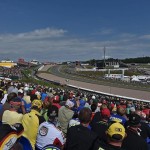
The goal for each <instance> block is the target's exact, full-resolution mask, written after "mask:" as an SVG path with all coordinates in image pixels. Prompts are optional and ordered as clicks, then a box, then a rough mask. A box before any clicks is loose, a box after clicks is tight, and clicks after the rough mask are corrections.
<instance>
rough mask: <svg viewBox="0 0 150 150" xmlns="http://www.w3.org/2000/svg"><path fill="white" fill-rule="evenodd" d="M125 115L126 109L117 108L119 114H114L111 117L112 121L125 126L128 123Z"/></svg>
mask: <svg viewBox="0 0 150 150" xmlns="http://www.w3.org/2000/svg"><path fill="white" fill-rule="evenodd" d="M125 113H126V110H125V108H123V107H119V108H117V114H112V115H111V116H110V121H113V122H120V123H122V124H125V122H126V119H125V117H124V115H125Z"/></svg>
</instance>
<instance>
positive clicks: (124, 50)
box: [0, 28, 150, 61]
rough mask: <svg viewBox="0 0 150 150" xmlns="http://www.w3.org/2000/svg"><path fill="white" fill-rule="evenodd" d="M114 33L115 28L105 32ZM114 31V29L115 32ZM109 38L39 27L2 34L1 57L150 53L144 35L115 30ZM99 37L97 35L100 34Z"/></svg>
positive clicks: (57, 58)
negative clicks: (21, 31)
mask: <svg viewBox="0 0 150 150" xmlns="http://www.w3.org/2000/svg"><path fill="white" fill-rule="evenodd" d="M105 33H111V32H105ZM112 33H113V32H112ZM113 35H114V37H113V38H112V37H109V36H108V38H107V39H103V36H101V35H99V36H101V39H96V38H95V39H91V38H90V37H89V38H88V37H84V38H83V36H82V38H81V37H80V36H79V35H78V36H76V37H74V36H72V35H71V36H70V35H69V34H68V31H67V30H64V29H56V28H45V29H36V30H34V31H31V32H26V33H18V34H1V35H0V51H1V55H0V59H6V58H9V59H13V60H17V59H18V58H24V59H25V60H32V59H38V60H39V61H68V60H70V61H71V60H72V61H75V60H89V59H101V58H102V57H103V49H104V46H106V56H109V57H113V58H127V57H138V56H140V55H141V56H143V55H144V56H149V55H150V51H149V49H150V43H149V42H148V41H147V40H144V39H143V40H142V41H141V40H140V38H141V37H142V36H145V35H140V36H138V35H136V34H130V33H120V34H114V33H113ZM96 37H97V36H96Z"/></svg>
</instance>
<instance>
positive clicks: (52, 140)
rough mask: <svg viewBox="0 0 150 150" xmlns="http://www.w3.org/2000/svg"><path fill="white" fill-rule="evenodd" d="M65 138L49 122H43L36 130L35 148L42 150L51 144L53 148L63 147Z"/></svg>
mask: <svg viewBox="0 0 150 150" xmlns="http://www.w3.org/2000/svg"><path fill="white" fill-rule="evenodd" d="M64 143H65V138H64V136H63V133H62V132H61V131H60V130H59V129H57V128H56V127H55V126H54V124H52V123H50V122H43V123H42V124H41V125H40V126H39V129H38V135H37V139H36V146H37V147H38V148H43V147H45V146H46V145H49V144H52V145H55V146H60V147H61V146H63V145H64Z"/></svg>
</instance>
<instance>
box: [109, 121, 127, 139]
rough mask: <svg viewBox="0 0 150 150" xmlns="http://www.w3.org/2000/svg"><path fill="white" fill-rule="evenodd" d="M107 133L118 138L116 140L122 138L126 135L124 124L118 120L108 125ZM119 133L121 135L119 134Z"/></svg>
mask: <svg viewBox="0 0 150 150" xmlns="http://www.w3.org/2000/svg"><path fill="white" fill-rule="evenodd" d="M106 133H107V134H108V135H109V136H110V137H111V138H113V139H116V140H122V139H123V138H124V137H125V135H126V133H125V128H124V126H123V125H122V124H120V123H118V122H117V123H113V124H111V125H110V126H109V127H108V129H107V131H106ZM117 135H120V136H117Z"/></svg>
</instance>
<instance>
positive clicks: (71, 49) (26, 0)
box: [0, 0, 150, 62]
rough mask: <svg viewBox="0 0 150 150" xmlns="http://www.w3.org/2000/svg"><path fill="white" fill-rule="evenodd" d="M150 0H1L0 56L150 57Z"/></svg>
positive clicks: (68, 58)
mask: <svg viewBox="0 0 150 150" xmlns="http://www.w3.org/2000/svg"><path fill="white" fill-rule="evenodd" d="M149 6H150V1H149V0H145V1H141V0H1V1H0V60H3V59H11V60H14V61H17V60H18V59H19V58H24V59H25V60H26V61H31V60H32V59H36V60H39V61H41V62H47V61H49V62H64V61H79V60H80V61H86V60H91V59H103V57H104V46H105V49H106V58H118V59H124V58H135V57H144V56H150V9H149Z"/></svg>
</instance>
